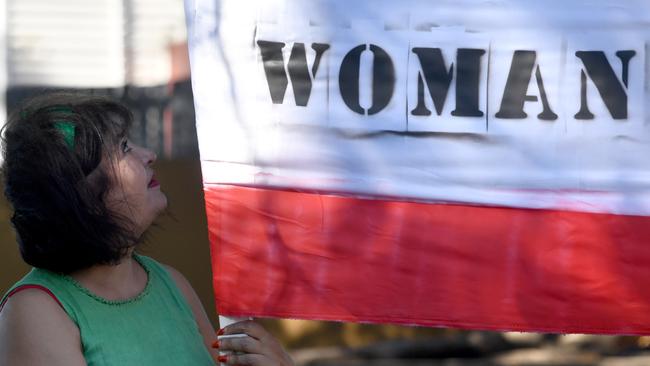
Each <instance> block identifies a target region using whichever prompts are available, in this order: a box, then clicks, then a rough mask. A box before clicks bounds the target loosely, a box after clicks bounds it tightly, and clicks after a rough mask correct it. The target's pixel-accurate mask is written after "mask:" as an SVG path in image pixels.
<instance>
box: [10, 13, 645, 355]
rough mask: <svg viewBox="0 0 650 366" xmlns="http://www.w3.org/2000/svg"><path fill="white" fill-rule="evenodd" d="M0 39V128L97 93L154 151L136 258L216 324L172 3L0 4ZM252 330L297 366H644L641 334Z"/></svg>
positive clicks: (281, 324) (281, 325)
mask: <svg viewBox="0 0 650 366" xmlns="http://www.w3.org/2000/svg"><path fill="white" fill-rule="evenodd" d="M0 35H1V38H0V92H2V93H3V94H4V98H0V120H4V118H5V116H6V113H8V112H10V111H12V110H13V109H14V108H16V107H17V106H18V105H19V103H20V102H21V101H22V100H24V99H25V98H28V97H30V96H33V95H36V94H39V93H42V92H45V91H47V90H60V89H67V90H81V91H86V92H88V93H92V94H100V95H108V96H111V97H113V98H115V99H118V100H121V101H122V102H124V103H126V104H127V105H129V106H130V107H131V109H132V111H133V112H134V115H135V123H134V126H133V130H132V136H131V138H132V139H133V140H134V142H136V143H137V144H141V145H145V146H147V147H149V148H151V149H153V150H155V151H156V153H157V154H158V162H157V164H156V172H157V175H158V176H159V180H160V181H161V183H162V189H163V190H164V191H165V192H166V194H167V195H168V198H169V202H170V206H169V211H170V214H169V215H164V217H162V218H161V219H160V220H159V225H156V227H154V228H153V229H152V233H151V237H150V240H149V241H148V243H146V244H145V245H144V246H143V247H142V249H141V252H142V253H143V254H146V255H149V256H152V257H154V258H156V259H158V260H159V261H162V262H164V263H168V264H170V265H172V266H174V267H176V268H177V269H179V270H180V271H181V272H183V273H184V274H185V275H186V277H187V278H188V279H189V280H190V282H191V283H192V284H193V285H194V287H195V289H196V290H197V292H198V293H199V296H200V297H201V299H202V301H203V304H204V306H205V308H206V309H207V310H208V313H209V315H210V317H211V318H212V321H213V324H215V326H216V325H217V324H218V316H217V313H216V310H215V309H216V307H215V304H214V298H213V295H212V285H211V281H212V274H211V270H210V253H209V244H208V240H207V230H206V227H207V224H206V219H205V209H204V202H203V194H202V187H201V171H200V164H199V153H198V146H197V139H196V129H195V125H194V108H193V99H192V87H191V82H190V67H189V61H188V53H187V35H186V29H185V15H184V13H183V1H182V0H92V1H88V0H56V1H51V0H0ZM10 215H11V212H10V208H9V207H8V205H7V203H6V201H5V200H4V196H2V198H0V292H2V293H4V291H6V289H8V287H9V286H11V285H12V284H13V283H14V282H15V281H17V280H18V279H20V278H21V277H22V276H23V275H24V274H25V273H26V272H27V271H28V269H29V268H28V267H27V266H26V265H25V264H24V263H23V262H22V260H21V259H20V256H19V254H18V250H17V246H16V243H15V237H14V234H13V231H12V230H11V227H10V225H9V217H10ZM640 280H641V279H640ZM243 290H245V289H243ZM262 322H263V323H264V325H265V326H266V327H267V328H268V329H269V330H270V331H271V332H272V333H274V334H275V335H276V336H277V337H278V338H279V339H280V340H281V341H282V342H283V344H284V345H285V346H287V347H288V348H289V349H290V350H291V352H292V354H293V355H294V357H295V359H296V361H297V364H298V365H398V366H399V365H607V366H614V365H650V337H623V336H620V337H615V336H608V337H605V336H585V335H548V334H523V333H497V332H481V331H467V330H465V331H462V330H453V329H427V328H418V327H401V326H391V325H369V324H352V323H332V322H316V321H300V320H272V319H267V320H262ZM646 350H648V351H646Z"/></svg>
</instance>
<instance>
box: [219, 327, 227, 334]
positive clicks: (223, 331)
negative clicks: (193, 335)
mask: <svg viewBox="0 0 650 366" xmlns="http://www.w3.org/2000/svg"><path fill="white" fill-rule="evenodd" d="M225 332H226V331H225V330H223V328H221V329H219V331H218V332H217V335H223V334H224V333H225Z"/></svg>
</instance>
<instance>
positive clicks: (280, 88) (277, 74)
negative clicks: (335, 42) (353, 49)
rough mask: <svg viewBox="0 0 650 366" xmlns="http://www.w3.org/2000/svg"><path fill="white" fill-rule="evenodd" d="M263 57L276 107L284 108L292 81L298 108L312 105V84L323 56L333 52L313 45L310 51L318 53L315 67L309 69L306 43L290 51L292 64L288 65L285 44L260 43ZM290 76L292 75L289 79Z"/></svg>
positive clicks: (322, 45) (325, 46)
mask: <svg viewBox="0 0 650 366" xmlns="http://www.w3.org/2000/svg"><path fill="white" fill-rule="evenodd" d="M257 45H258V46H259V47H260V51H261V53H262V62H263V64H264V73H265V74H266V80H267V82H268V84H269V92H270V93H271V100H272V101H273V103H274V104H283V103H284V95H285V93H286V91H287V85H288V83H289V79H291V85H292V87H293V95H294V96H295V98H296V105H298V106H301V107H305V106H307V104H308V103H309V96H310V95H311V88H312V81H313V79H314V78H315V77H316V72H318V66H319V65H320V61H321V58H322V56H323V53H325V51H327V49H329V48H330V46H329V45H328V44H323V43H313V44H312V45H311V48H312V49H313V50H314V51H315V52H316V57H315V58H314V64H313V65H312V67H311V70H310V69H309V67H308V65H307V54H306V52H305V44H304V43H295V44H294V45H293V48H292V49H291V55H290V56H289V62H288V63H287V64H286V65H285V62H284V56H283V54H282V50H283V49H284V46H285V44H284V43H282V42H270V41H262V40H259V41H257ZM287 73H288V74H289V75H288V76H287Z"/></svg>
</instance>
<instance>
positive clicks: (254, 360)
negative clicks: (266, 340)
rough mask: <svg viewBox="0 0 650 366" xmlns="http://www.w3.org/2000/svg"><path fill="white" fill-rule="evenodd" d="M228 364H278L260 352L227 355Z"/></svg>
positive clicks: (241, 365) (255, 365)
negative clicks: (259, 353)
mask: <svg viewBox="0 0 650 366" xmlns="http://www.w3.org/2000/svg"><path fill="white" fill-rule="evenodd" d="M225 361H226V362H225V364H226V365H240V366H276V365H279V364H277V363H273V362H272V361H270V360H269V359H268V358H266V357H265V356H263V355H258V354H245V355H228V356H225Z"/></svg>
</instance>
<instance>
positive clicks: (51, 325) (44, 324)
mask: <svg viewBox="0 0 650 366" xmlns="http://www.w3.org/2000/svg"><path fill="white" fill-rule="evenodd" d="M0 365H21V366H46V365H47V366H86V361H85V359H84V357H83V352H82V349H81V338H80V335H79V329H78V328H77V326H76V325H75V324H74V322H73V321H72V320H71V319H70V317H68V315H67V314H66V313H65V311H64V310H63V309H62V308H61V306H59V304H57V302H56V301H55V300H54V299H52V298H51V297H50V296H49V295H48V294H46V293H45V292H43V291H41V290H38V289H27V290H23V291H20V292H18V293H16V294H14V295H13V296H12V297H11V298H9V300H8V301H7V302H6V304H5V306H4V308H3V309H2V312H0Z"/></svg>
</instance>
